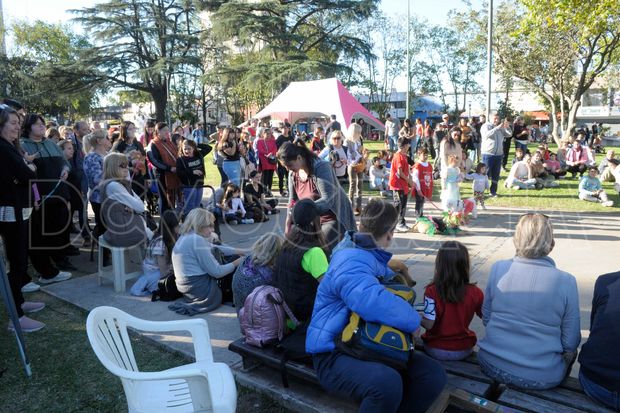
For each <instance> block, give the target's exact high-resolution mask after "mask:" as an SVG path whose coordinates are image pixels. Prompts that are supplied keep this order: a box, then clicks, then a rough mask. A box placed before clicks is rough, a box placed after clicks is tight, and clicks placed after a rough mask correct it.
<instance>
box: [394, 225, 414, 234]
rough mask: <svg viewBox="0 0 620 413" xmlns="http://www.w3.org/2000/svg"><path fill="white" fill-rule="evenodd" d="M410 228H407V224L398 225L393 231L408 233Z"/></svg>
mask: <svg viewBox="0 0 620 413" xmlns="http://www.w3.org/2000/svg"><path fill="white" fill-rule="evenodd" d="M410 229H411V228H409V227H408V226H407V224H398V225H396V228H394V231H396V232H408V231H409V230H410Z"/></svg>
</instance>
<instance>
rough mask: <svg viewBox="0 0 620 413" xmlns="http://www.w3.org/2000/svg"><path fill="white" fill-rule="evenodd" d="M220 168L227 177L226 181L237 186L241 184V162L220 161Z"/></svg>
mask: <svg viewBox="0 0 620 413" xmlns="http://www.w3.org/2000/svg"><path fill="white" fill-rule="evenodd" d="M222 169H223V170H224V173H225V174H226V176H227V177H228V182H230V183H232V184H235V185H237V186H240V185H241V162H239V161H224V162H223V163H222Z"/></svg>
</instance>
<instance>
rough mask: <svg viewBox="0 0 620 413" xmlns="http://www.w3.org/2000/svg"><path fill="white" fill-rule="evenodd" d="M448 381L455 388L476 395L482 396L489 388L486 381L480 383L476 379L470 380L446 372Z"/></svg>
mask: <svg viewBox="0 0 620 413" xmlns="http://www.w3.org/2000/svg"><path fill="white" fill-rule="evenodd" d="M448 383H449V384H450V385H452V386H454V387H456V388H457V389H462V390H465V391H466V392H468V393H472V394H475V395H477V396H483V395H484V393H485V392H486V391H487V389H488V388H489V385H488V384H487V383H481V382H479V381H477V380H471V379H468V378H465V377H461V376H455V375H454V374H449V373H448Z"/></svg>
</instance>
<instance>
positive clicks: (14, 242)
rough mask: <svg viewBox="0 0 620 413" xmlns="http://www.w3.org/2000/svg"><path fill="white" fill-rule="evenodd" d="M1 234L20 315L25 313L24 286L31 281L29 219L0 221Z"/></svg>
mask: <svg viewBox="0 0 620 413" xmlns="http://www.w3.org/2000/svg"><path fill="white" fill-rule="evenodd" d="M0 235H2V237H3V238H4V249H5V251H6V258H7V261H8V262H9V264H10V265H11V272H9V273H8V274H7V277H8V279H9V285H10V286H11V293H13V300H14V301H15V307H16V309H17V315H18V316H19V317H21V316H23V315H24V312H23V311H22V304H23V303H24V296H23V294H22V287H23V286H24V285H26V284H28V283H29V282H30V277H29V276H28V221H22V222H0Z"/></svg>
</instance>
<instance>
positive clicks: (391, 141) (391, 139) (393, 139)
mask: <svg viewBox="0 0 620 413" xmlns="http://www.w3.org/2000/svg"><path fill="white" fill-rule="evenodd" d="M397 141H398V136H388V145H389V147H390V150H391V151H394V152H396V151H397V150H398V145H397Z"/></svg>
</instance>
